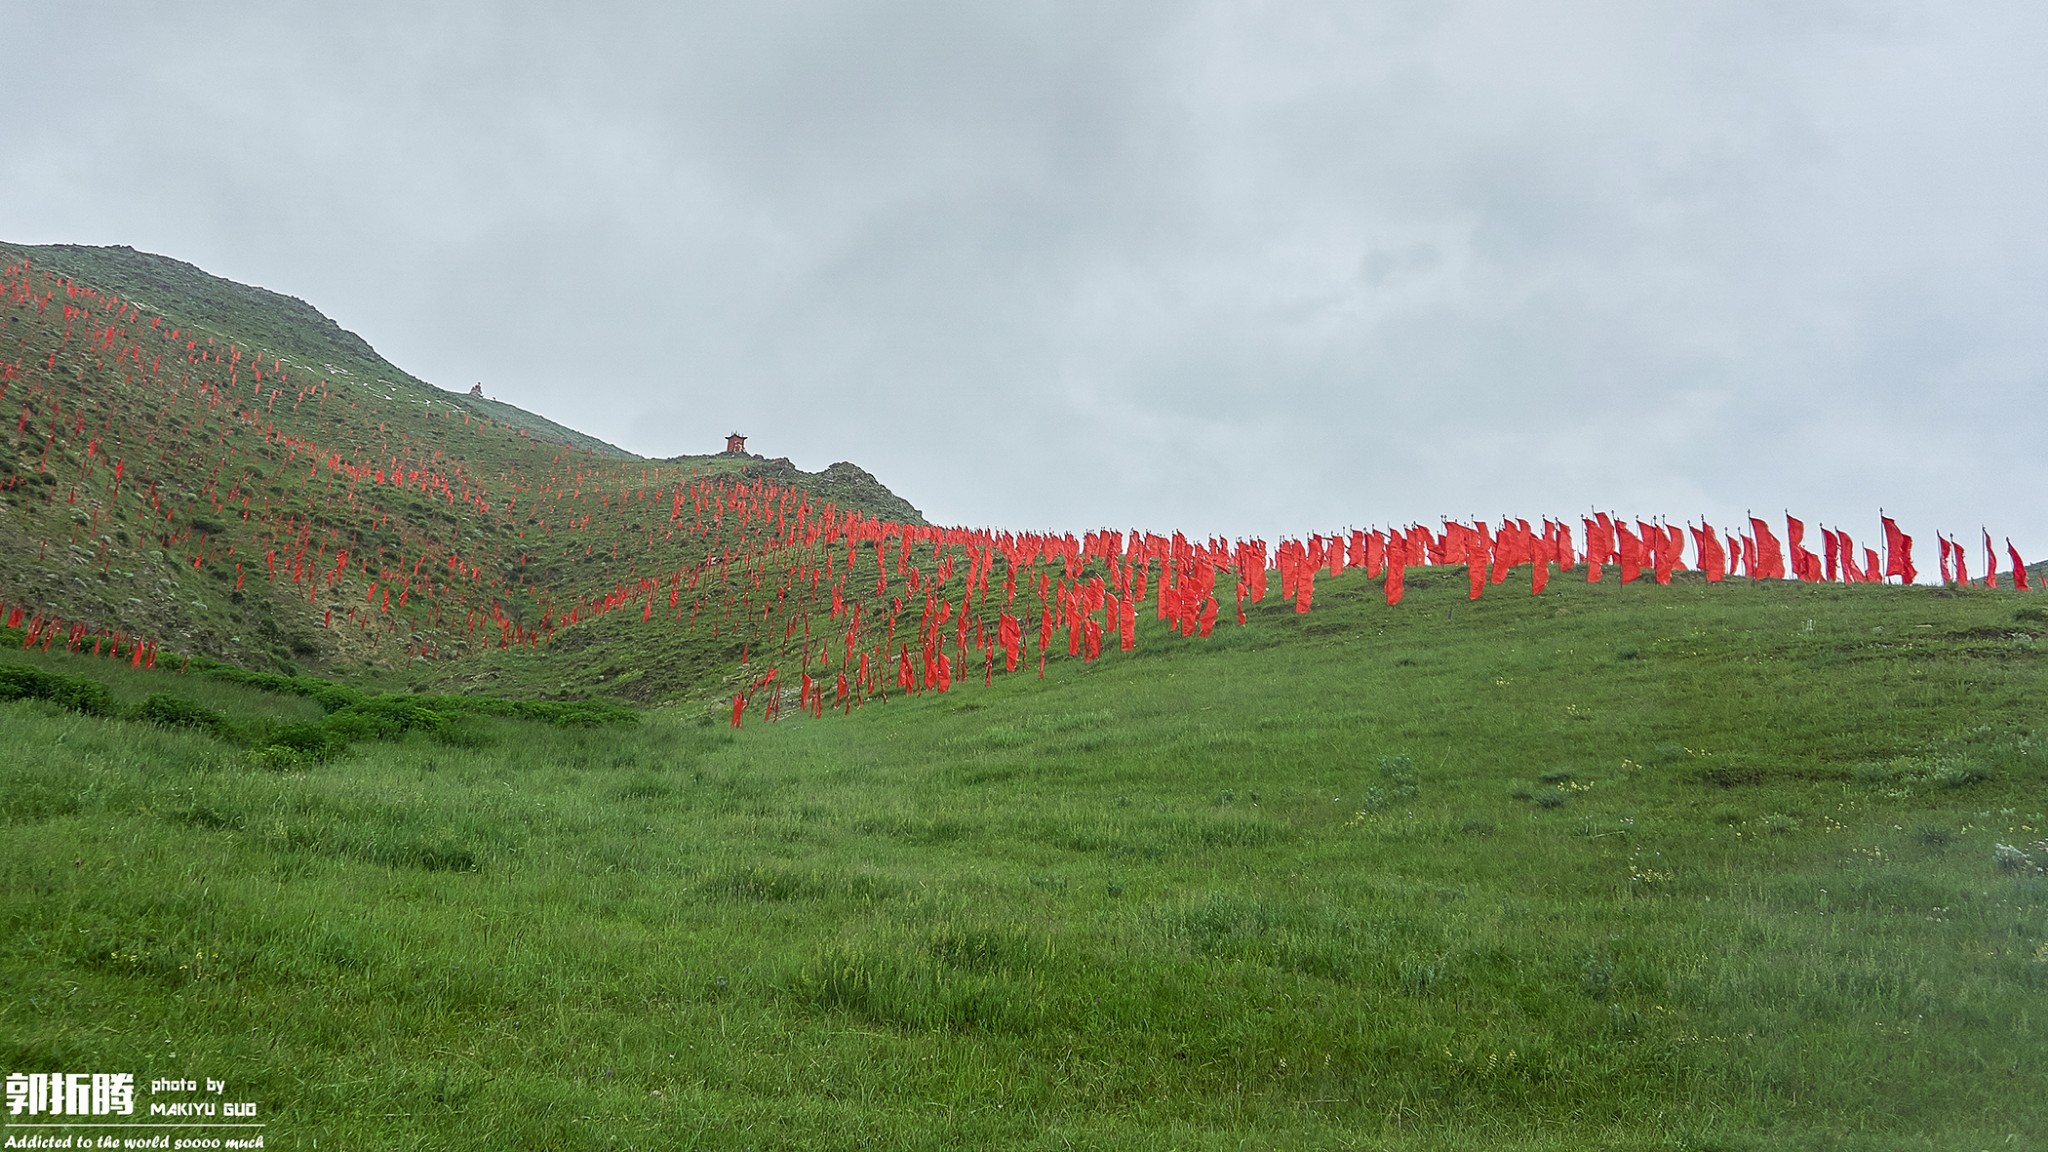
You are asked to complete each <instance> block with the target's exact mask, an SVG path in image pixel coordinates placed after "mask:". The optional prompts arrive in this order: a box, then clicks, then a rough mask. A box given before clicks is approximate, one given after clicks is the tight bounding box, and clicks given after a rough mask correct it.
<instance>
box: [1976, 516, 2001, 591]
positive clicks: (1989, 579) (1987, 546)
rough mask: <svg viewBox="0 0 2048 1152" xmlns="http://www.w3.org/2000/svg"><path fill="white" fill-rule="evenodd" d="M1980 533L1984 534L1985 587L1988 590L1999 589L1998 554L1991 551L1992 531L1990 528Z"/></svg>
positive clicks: (1983, 529)
mask: <svg viewBox="0 0 2048 1152" xmlns="http://www.w3.org/2000/svg"><path fill="white" fill-rule="evenodd" d="M1979 531H1981V532H1983V533H1984V586H1985V587H1986V588H1996V587H1998V553H1996V552H1993V551H1992V550H1991V530H1990V529H1989V528H1982V529H1979Z"/></svg>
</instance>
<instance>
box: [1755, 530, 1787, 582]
mask: <svg viewBox="0 0 2048 1152" xmlns="http://www.w3.org/2000/svg"><path fill="white" fill-rule="evenodd" d="M1749 530H1750V531H1751V532H1754V533H1756V567H1755V569H1754V570H1753V571H1752V573H1751V575H1752V577H1753V578H1754V579H1758V580H1783V579H1784V578H1785V554H1784V552H1783V551H1781V550H1780V549H1779V547H1778V538H1777V537H1776V536H1773V535H1771V526H1770V525H1769V524H1766V523H1764V522H1763V521H1761V520H1759V519H1757V518H1756V517H1754V516H1751V517H1750V518H1749Z"/></svg>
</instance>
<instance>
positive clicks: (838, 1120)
mask: <svg viewBox="0 0 2048 1152" xmlns="http://www.w3.org/2000/svg"><path fill="white" fill-rule="evenodd" d="M88 275H91V276H96V277H102V278H104V279H100V280H88V279H86V277H87V276H88ZM174 306H176V307H184V308H190V309H191V310H192V311H191V312H190V313H189V314H178V313H175V312H172V311H169V309H171V308H173V307H174ZM323 325H324V327H323ZM395 372H396V370H395V369H390V367H389V366H388V365H384V364H383V362H382V361H381V360H380V359H377V358H376V357H375V354H374V352H371V351H370V350H369V347H368V345H367V344H365V343H363V342H362V341H360V340H359V339H356V338H354V337H352V336H350V335H349V334H347V333H345V332H341V330H340V329H338V328H335V327H334V326H333V325H331V324H330V323H327V322H325V321H324V318H320V317H319V316H318V313H316V312H313V311H312V310H311V309H310V308H308V307H306V306H305V305H303V304H301V303H299V302H297V301H292V300H290V299H289V298H286V297H280V296H275V295H274V294H268V293H262V292H261V291H260V290H255V289H246V288H242V287H240V286H235V285H227V284H225V282H219V281H212V280H211V279H210V278H206V277H204V276H203V274H200V273H198V272H197V271H196V270H194V269H190V268H189V266H185V265H178V264H176V263H175V262H172V261H163V260H161V259H160V258H155V257H145V256H141V255H139V254H133V253H127V252H125V251H123V250H104V249H51V250H21V249H0V400H5V401H11V402H12V403H14V404H16V405H18V406H19V415H18V417H17V427H16V430H15V431H14V433H13V434H12V437H11V439H9V438H7V437H6V436H5V435H4V434H0V613H5V618H4V620H0V747H5V748H6V749H7V750H8V751H7V753H6V755H4V756H0V825H4V829H5V830H4V834H0V844H4V845H5V850H4V851H0V988H4V989H5V993H6V994H5V995H0V1061H4V1062H5V1063H6V1066H7V1068H8V1069H9V1070H10V1071H11V1070H19V1069H30V1070H52V1071H64V1070H72V1071H85V1070H102V1069H113V1070H121V1069H127V1070H133V1071H135V1072H136V1073H137V1074H138V1077H139V1079H140V1080H141V1081H142V1082H143V1083H145V1084H146V1083H147V1082H148V1081H150V1080H152V1079H156V1078H159V1077H167V1078H175V1077H213V1078H225V1079H227V1080H228V1081H229V1083H230V1085H231V1089H230V1093H229V1097H228V1098H230V1099H241V1100H251V1101H256V1102H257V1103H258V1105H259V1107H260V1109H261V1112H260V1116H261V1118H262V1119H263V1120H264V1121H265V1122H266V1123H267V1124H269V1125H270V1127H269V1128H267V1129H266V1139H267V1146H273V1147H312V1146H315V1145H316V1143H317V1144H318V1145H319V1146H325V1147H353V1146H370V1145H378V1146H384V1145H393V1146H407V1147H410V1146H429V1145H432V1146H436V1147H455V1148H503V1147H521V1148H564V1149H568V1148H588V1147H611V1146H617V1147H672V1146H673V1147H715V1148H728V1147H759V1148H768V1147H788V1148H806V1149H808V1148H837V1147H844V1148H855V1147H875V1146H882V1147H932V1148H940V1147H968V1146H972V1147H984V1146H986V1147H1045V1148H1054V1147H1058V1148H1068V1147H1102V1148H1157V1147H1187V1148H1218V1149H1221V1148H1226V1147H1228V1148H1237V1147H1243V1146H1258V1147H1279V1148H1288V1147H1299V1148H1328V1147H1388V1148H1397V1149H1409V1148H1413V1149H1425V1148H1427V1149H1437V1148H1447V1149H1449V1148H1472V1149H1478V1148H1486V1149H1493V1148H1526V1149H1551V1148H1572V1149H1578V1148H1587V1147H1607V1148H1627V1149H1635V1148H1646V1147H1650V1148H1671V1149H1681V1148H1684V1149H1706V1148H1722V1149H1767V1148H1784V1149H1811V1148H1835V1149H1863V1148H1869V1149H1878V1148H1886V1149H1889V1148H1900V1147H1904V1148H1949V1147H1955V1148H1988V1147H2023V1146H2026V1141H2029V1140H2035V1139H2037V1138H2038V1134H2039V1133H2041V1132H2043V1131H2048V1107H2044V1105H2043V1103H2042V1102H2043V1101H2044V1100H2048V1044H2044V1043H2043V1040H2042V1036H2041V1034H2040V1033H2041V1024H2040V1017H2041V1016H2042V1012H2041V1011H2040V1008H2041V1005H2042V997H2043V994H2044V993H2048V812H2044V808H2048V803H2044V799H2048V787H2044V785H2048V778H2044V777H2048V767H2044V764H2043V759H2044V756H2048V753H2044V751H2043V749H2044V744H2043V741H2044V738H2048V734H2044V732H2043V729H2042V723H2043V721H2042V717H2044V716H2048V673H2044V664H2043V658H2042V641H2043V638H2044V636H2048V608H2044V607H2042V606H2040V605H2041V604H2042V603H2048V597H2041V596H2039V595H2038V594H2035V593H2027V594H2021V593H2016V592H2013V591H2010V590H2009V589H2008V588H2001V589H2000V590H1998V591H1990V590H1986V589H1982V588H1956V587H1939V588H1937V587H1899V586H1888V585H1881V584H1876V583H1854V584H1841V583H1792V582H1788V581H1784V580H1779V579H1760V580H1755V581H1751V580H1747V579H1731V580H1729V581H1728V582H1725V583H1709V582H1707V581H1706V580H1704V579H1701V578H1700V577H1699V576H1698V575H1696V574H1694V573H1690V572H1687V571H1685V570H1683V568H1682V567H1679V566H1677V565H1675V564H1674V563H1673V560H1674V553H1673V552H1671V551H1669V550H1663V551H1658V550H1652V551H1650V552H1649V553H1647V558H1646V554H1645V553H1644V552H1642V551H1641V549H1642V548H1643V547H1644V545H1643V544H1642V542H1641V541H1638V540H1635V539H1634V538H1631V537H1628V536H1627V534H1626V533H1625V532H1623V533H1619V534H1618V535H1617V537H1616V538H1617V539H1620V540H1623V541H1624V542H1625V543H1626V544H1627V545H1628V547H1626V548H1623V549H1621V550H1620V551H1618V552H1617V553H1616V555H1617V556H1619V557H1620V559H1618V560H1610V561H1609V562H1613V563H1620V564H1622V565H1623V571H1624V572H1625V573H1627V574H1629V575H1634V574H1635V572H1636V571H1637V570H1638V569H1640V571H1641V572H1642V573H1643V578H1642V579H1639V580H1636V581H1634V582H1633V583H1628V582H1624V581H1622V580H1617V579H1608V580H1605V581H1604V582H1602V583H1597V584H1593V583H1587V582H1585V579H1584V576H1585V570H1584V567H1583V565H1582V566H1580V567H1578V568H1573V569H1571V570H1570V571H1569V572H1567V573H1565V574H1562V575H1559V576H1557V577H1553V578H1552V579H1553V583H1552V584H1551V586H1550V588H1549V589H1548V590H1547V591H1545V592H1544V593H1543V595H1541V596H1530V595H1528V594H1526V593H1525V592H1523V591H1520V590H1519V589H1511V588H1509V587H1506V586H1494V587H1492V590H1491V591H1490V592H1487V594H1486V595H1485V596H1484V598H1482V599H1479V600H1476V601H1475V600H1472V599H1470V598H1469V597H1470V596H1471V595H1472V593H1473V592H1474V591H1475V590H1484V588H1485V587H1487V586H1489V585H1488V581H1487V579H1486V575H1487V571H1486V570H1487V568H1488V566H1489V564H1490V566H1491V568H1492V574H1493V577H1494V581H1495V583H1496V584H1498V582H1499V581H1501V580H1503V579H1505V578H1506V577H1507V576H1508V575H1510V574H1513V575H1515V576H1516V579H1517V583H1518V584H1519V582H1520V581H1521V580H1522V579H1526V578H1529V576H1530V574H1531V573H1532V572H1533V571H1542V572H1546V573H1547V572H1548V571H1549V570H1550V568H1549V564H1548V562H1547V561H1546V562H1545V564H1544V567H1542V568H1541V569H1532V568H1531V566H1530V562H1531V560H1532V559H1535V558H1536V557H1538V556H1541V555H1547V554H1548V553H1547V552H1543V551H1539V546H1540V548H1542V549H1547V548H1549V547H1550V546H1551V545H1550V544H1549V543H1546V542H1544V541H1547V540H1548V539H1549V536H1548V533H1546V535H1545V536H1544V537H1543V539H1542V540H1539V539H1538V538H1537V537H1535V536H1534V535H1533V534H1532V531H1531V529H1530V528H1529V526H1528V525H1526V524H1525V525H1521V526H1519V528H1517V529H1513V530H1511V529H1510V526H1508V525H1505V524H1503V525H1500V526H1498V528H1497V530H1496V531H1495V533H1494V534H1493V535H1492V536H1490V537H1489V536H1487V535H1485V534H1484V533H1481V532H1477V531H1476V530H1472V529H1469V528H1459V529H1456V530H1455V531H1454V530H1453V529H1452V528H1449V527H1447V528H1446V530H1445V531H1444V532H1443V533H1442V534H1440V535H1435V536H1432V535H1430V534H1429V533H1426V532H1422V531H1421V530H1420V529H1414V530H1412V532H1410V534H1409V535H1408V537H1407V539H1408V540H1409V543H1406V544H1403V543H1402V542H1401V541H1402V539H1403V534H1402V533H1400V532H1388V533H1386V534H1384V535H1381V534H1374V535H1373V537H1372V541H1371V544H1370V547H1368V546H1367V544H1366V542H1365V541H1364V540H1363V539H1362V538H1354V539H1353V540H1352V541H1351V546H1350V549H1349V550H1347V549H1346V548H1345V547H1344V546H1341V545H1339V546H1336V547H1326V545H1328V544H1329V543H1330V542H1328V541H1323V540H1321V539H1320V538H1317V539H1315V540H1312V541H1310V542H1300V541H1286V542H1282V544H1281V547H1280V549H1279V550H1278V552H1277V553H1276V554H1275V555H1274V556H1271V557H1269V556H1268V555H1267V553H1266V550H1265V547H1264V545H1263V544H1260V543H1257V542H1246V541H1240V542H1236V543H1234V544H1233V543H1231V542H1226V541H1211V542H1207V543H1203V542H1191V541H1187V540H1185V539H1182V538H1181V537H1179V536H1174V537H1171V538H1162V537H1157V536H1151V535H1143V536H1141V535H1138V534H1132V535H1130V536H1128V537H1126V536H1124V535H1123V534H1119V533H1090V534H1088V535H1087V536H1086V537H1083V538H1075V537H1071V536H1038V535H1031V534H1013V533H1005V532H999V531H967V530H962V529H940V528H934V527H932V526H930V525H926V524H925V523H924V522H923V520H922V518H921V517H919V516H918V515H917V514H916V510H915V509H914V508H912V507H910V506H909V505H908V504H907V503H905V502H903V501H902V500H901V499H900V498H899V497H897V496H895V495H894V494H893V493H890V492H888V491H887V490H886V489H885V488H883V487H882V486H881V485H880V484H879V482H877V481H876V480H875V479H874V478H873V477H872V476H870V475H868V474H867V473H865V472H864V471H862V470H860V469H859V468H857V467H856V466H854V465H851V464H838V465H834V466H833V467H832V468H830V469H827V470H826V471H825V472H823V473H819V474H805V473H801V472H799V471H797V470H796V469H795V468H793V467H792V466H791V465H790V464H789V462H788V461H782V460H761V459H758V458H753V457H737V456H718V457H697V458H685V459H678V460H665V461H661V460H639V459H633V458H629V457H626V456H624V455H622V454H618V453H616V451H615V450H609V448H608V446H605V445H601V444H597V443H595V442H591V441H587V440H578V439H576V438H575V437H574V436H573V434H571V433H569V432H568V431H567V430H560V429H555V428H554V426H553V425H549V424H547V423H546V422H545V421H542V420H540V419H539V418H538V417H530V418H529V417H528V416H527V415H526V414H521V413H517V412H516V410H509V411H508V410H506V409H504V408H503V406H495V405H491V404H488V403H485V404H479V403H476V402H475V401H474V400H473V398H468V397H461V396H451V395H449V394H446V393H441V392H439V391H438V390H435V389H431V388H428V387H427V386H425V385H422V384H419V383H418V382H417V381H412V380H411V379H410V378H409V377H403V375H402V374H397V375H393V374H392V373H395ZM1545 527H1546V529H1548V528H1549V527H1550V525H1548V524H1547V523H1546V525H1545ZM1639 527H1640V525H1639ZM1653 531H1654V532H1656V533H1658V534H1657V535H1652V532H1653ZM1662 531H1663V530H1662V529H1655V530H1652V529H1645V531H1644V536H1643V540H1660V539H1663V536H1662V535H1661V533H1662ZM1670 531H1671V537H1672V538H1673V539H1676V538H1677V537H1678V533H1677V530H1676V529H1672V530H1670ZM1425 537H1426V538H1425ZM1731 543H1732V541H1731ZM1661 547H1662V545H1659V548H1661ZM1401 548H1407V549H1410V551H1408V552H1406V553H1403V554H1405V555H1407V556H1409V557H1410V558H1411V562H1412V564H1413V565H1414V566H1413V567H1411V568H1408V569H1406V570H1405V571H1406V576H1405V586H1406V594H1405V599H1402V600H1400V602H1399V603H1398V604H1392V605H1390V604H1389V603H1388V601H1389V599H1390V598H1391V596H1390V592H1389V582H1390V581H1391V580H1392V579H1393V578H1392V576H1391V573H1393V572H1395V571H1399V570H1401V569H1399V568H1398V566H1397V565H1396V564H1395V561H1394V560H1392V559H1389V558H1388V557H1391V556H1394V555H1395V554H1396V551H1397V550H1398V549H1401ZM1602 548H1603V554H1604V550H1605V548H1606V546H1605V545H1603V546H1602ZM1631 549H1634V550H1631ZM1772 550H1773V551H1775V543H1774V544H1773V548H1772ZM1361 557H1362V558H1363V559H1364V564H1365V567H1366V568H1367V569H1368V570H1370V571H1372V572H1373V575H1372V576H1371V577H1368V576H1367V575H1366V574H1365V573H1363V572H1361V571H1359V568H1358V565H1359V564H1360V559H1361ZM1375 557H1377V559H1375ZM1425 558H1427V559H1428V560H1429V563H1427V564H1425V563H1423V561H1424V559H1425ZM1269 561H1271V562H1269ZM1468 562H1469V563H1471V564H1473V565H1476V566H1477V568H1476V579H1475V578H1473V577H1474V571H1473V570H1468V568H1467V563H1468ZM1816 562H1817V561H1816ZM1276 564H1277V567H1278V570H1279V572H1280V576H1281V578H1280V585H1281V588H1280V591H1281V595H1280V596H1279V597H1273V596H1269V595H1267V589H1266V587H1265V585H1266V582H1267V581H1266V578H1267V575H1268V573H1269V570H1271V569H1273V568H1274V567H1275V565H1276ZM1382 565H1384V566H1385V571H1386V572H1387V573H1388V575H1384V576H1383V575H1380V573H1379V569H1380V568H1381V566H1382ZM1873 566H1874V565H1873ZM1567 567H1569V565H1568V566H1567ZM1830 570H1832V568H1830ZM1319 572H1322V573H1327V575H1324V576H1322V577H1320V578H1318V577H1317V576H1316V573H1319ZM1233 581H1234V582H1235V584H1236V588H1235V593H1236V600H1237V603H1236V605H1233V604H1232V598H1233V589H1232V587H1231V584H1232V583H1233ZM1666 581H1668V583H1667V582H1666ZM1311 600H1312V601H1313V611H1312V612H1310V611H1305V610H1306V609H1308V608H1309V607H1310V602H1311ZM1034 601H1035V603H1034ZM1233 607H1241V608H1242V610H1243V612H1244V614H1245V617H1244V623H1243V625H1242V626H1241V627H1240V626H1237V625H1236V624H1234V623H1233V622H1232V612H1231V610H1232V608H1233ZM1297 608H1299V609H1302V611H1298V610H1297ZM1212 625H1213V626H1214V631H1213V634H1212V633H1211V631H1210V628H1211V626H1212ZM1020 657H1021V659H1020ZM977 681H978V682H977ZM617 701H625V702H629V703H631V704H633V705H636V707H634V708H627V707H622V706H620V705H619V704H618V703H616V702H617ZM770 718H774V719H775V722H773V723H764V722H763V721H764V720H767V719H770ZM138 1101H139V1102H140V1103H143V1104H145V1105H146V1104H147V1103H149V1102H150V1100H149V1096H148V1094H146V1093H138Z"/></svg>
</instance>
